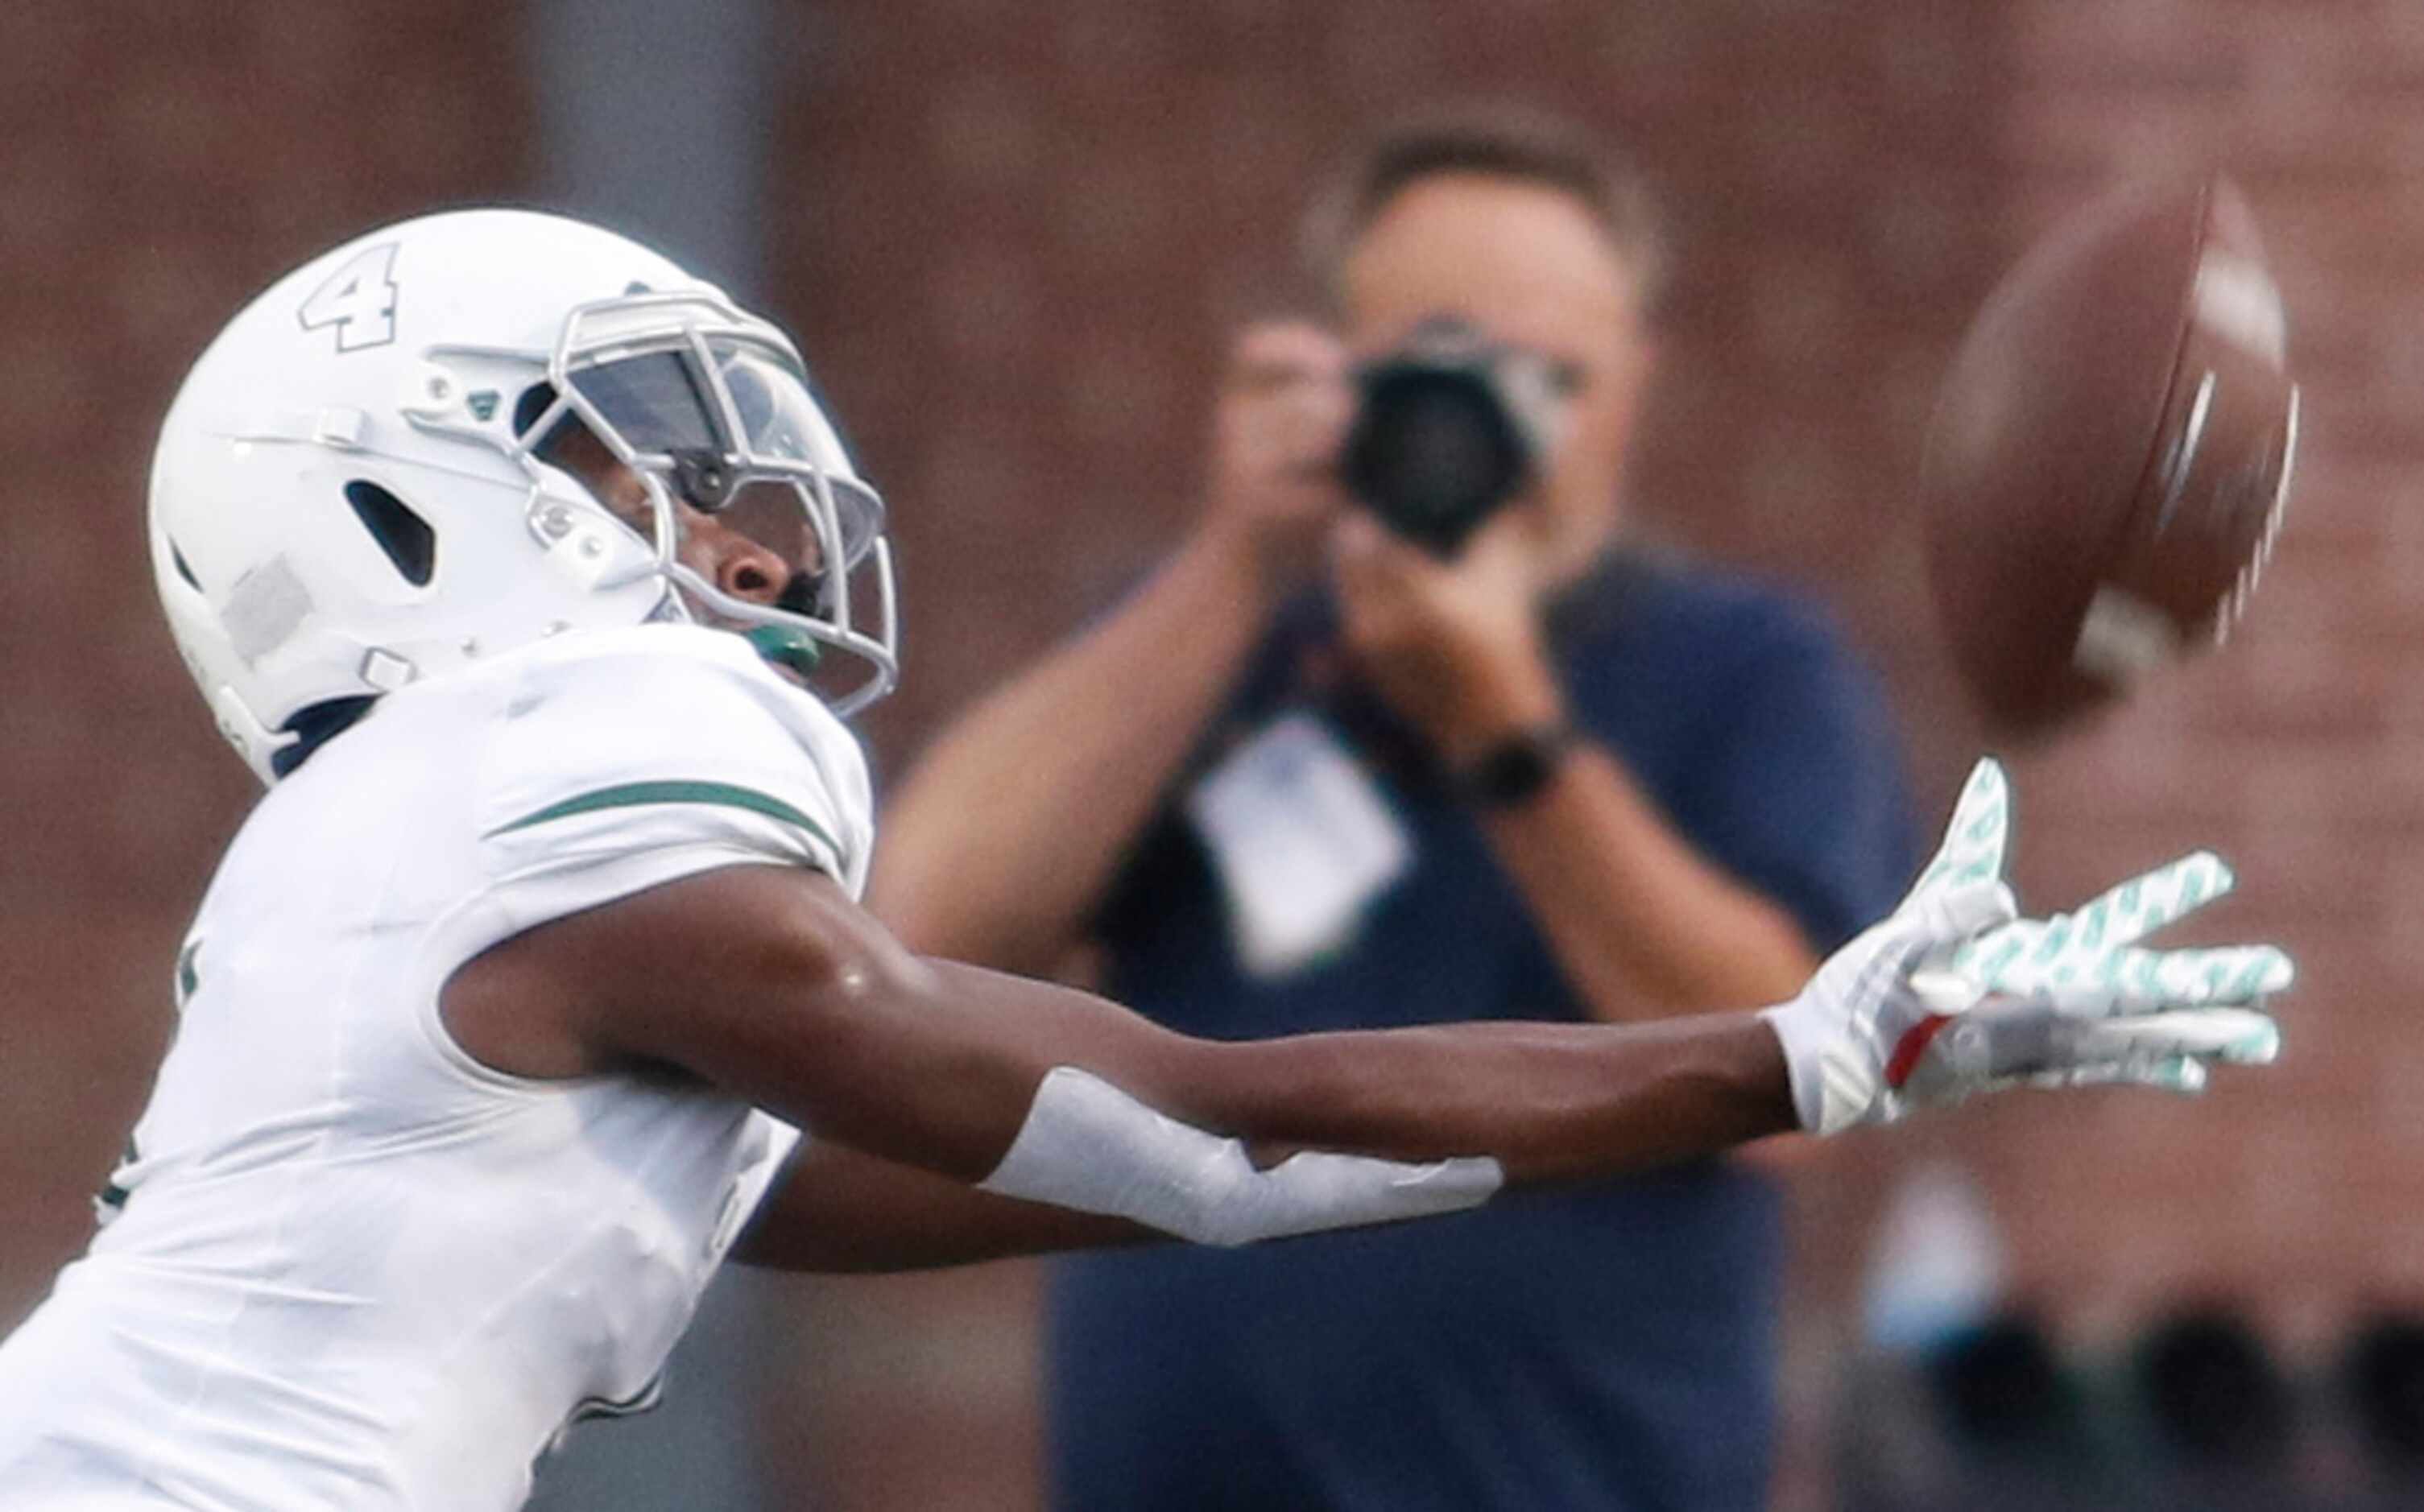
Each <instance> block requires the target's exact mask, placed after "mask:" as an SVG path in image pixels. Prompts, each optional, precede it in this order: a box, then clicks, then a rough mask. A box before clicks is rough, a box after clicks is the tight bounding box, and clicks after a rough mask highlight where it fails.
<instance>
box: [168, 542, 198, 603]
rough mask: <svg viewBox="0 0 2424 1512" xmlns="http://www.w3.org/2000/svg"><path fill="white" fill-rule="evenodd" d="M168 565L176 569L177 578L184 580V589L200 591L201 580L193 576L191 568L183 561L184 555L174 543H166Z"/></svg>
mask: <svg viewBox="0 0 2424 1512" xmlns="http://www.w3.org/2000/svg"><path fill="white" fill-rule="evenodd" d="M168 564H169V565H171V566H173V567H175V568H176V569H177V576H178V577H180V578H183V579H184V580H185V586H186V587H188V588H191V589H192V590H194V592H196V593H200V592H201V591H202V584H201V580H199V579H198V578H196V577H195V576H194V569H193V567H192V566H191V565H188V564H187V563H186V561H185V553H184V552H183V551H182V550H180V549H178V547H177V543H176V542H174V541H170V542H169V543H168Z"/></svg>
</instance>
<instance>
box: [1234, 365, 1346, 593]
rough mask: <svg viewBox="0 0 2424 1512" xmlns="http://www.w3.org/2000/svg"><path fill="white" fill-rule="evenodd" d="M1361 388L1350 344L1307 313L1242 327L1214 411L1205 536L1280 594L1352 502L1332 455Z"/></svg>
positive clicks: (1298, 577)
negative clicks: (1352, 373) (1239, 556)
mask: <svg viewBox="0 0 2424 1512" xmlns="http://www.w3.org/2000/svg"><path fill="white" fill-rule="evenodd" d="M1353 405H1354V390H1353V387H1352V385H1351V384H1350V383H1349V382H1348V357H1347V349H1346V348H1345V347H1344V346H1341V345H1340V344H1339V342H1338V341H1337V339H1336V338H1335V337H1333V336H1332V335H1331V334H1330V333H1329V332H1327V331H1325V330H1323V329H1321V328H1320V327H1319V326H1314V325H1312V324H1310V323H1308V322H1305V321H1270V322H1265V323H1262V324H1259V325H1254V326H1247V327H1245V328H1244V329H1243V330H1241V331H1240V332H1239V333H1238V335H1237V339H1236V343H1235V344H1234V345H1233V346H1232V347H1231V348H1230V353H1229V363H1228V367H1227V370H1226V371H1225V373H1224V374H1222V377H1221V382H1220V401H1219V405H1218V406H1217V407H1216V409H1215V410H1214V413H1213V426H1212V457H1211V469H1210V478H1209V480H1208V487H1209V498H1208V499H1207V501H1206V506H1207V507H1206V512H1205V515H1204V523H1203V530H1204V533H1205V534H1206V536H1207V538H1209V539H1212V540H1216V541H1220V542H1223V543H1224V544H1227V545H1229V546H1232V547H1235V548H1238V549H1242V550H1243V552H1244V554H1245V555H1246V557H1247V558H1248V560H1249V562H1250V565H1252V568H1253V570H1254V572H1255V575H1256V577H1257V579H1258V581H1259V583H1260V586H1261V587H1262V588H1263V589H1264V590H1265V592H1266V593H1267V594H1268V595H1270V596H1272V597H1276V596H1277V595H1278V594H1282V593H1284V592H1286V591H1288V590H1289V589H1292V588H1294V587H1295V586H1297V584H1298V583H1299V582H1300V581H1302V580H1303V579H1304V578H1305V577H1306V576H1307V575H1308V574H1309V573H1310V572H1311V571H1312V570H1313V568H1314V567H1316V565H1318V562H1319V551H1320V544H1321V539H1322V534H1323V532H1324V531H1325V530H1326V529H1327V528H1328V527H1329V525H1330V522H1331V521H1332V519H1334V518H1336V517H1338V515H1339V513H1340V511H1341V510H1342V509H1343V508H1344V507H1345V503H1346V496H1345V495H1344V494H1343V493H1342V492H1341V490H1340V488H1339V485H1338V482H1337V477H1336V473H1335V470H1334V466H1333V464H1334V461H1335V459H1336V457H1337V454H1338V447H1339V442H1340V439H1341V438H1342V437H1343V436H1344V434H1345V431H1346V427H1347V422H1348V416H1349V413H1350V411H1351V409H1352V407H1353Z"/></svg>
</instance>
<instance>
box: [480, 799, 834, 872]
mask: <svg viewBox="0 0 2424 1512" xmlns="http://www.w3.org/2000/svg"><path fill="white" fill-rule="evenodd" d="M637 804H723V805H724V806H725V807H726V808H745V809H747V810H749V811H750V812H751V813H753V814H763V815H765V816H767V817H768V818H769V819H778V820H782V821H783V822H784V823H786V824H795V825H797V826H799V827H800V828H801V829H804V830H805V831H807V832H808V834H809V835H810V836H813V837H814V838H815V839H816V840H818V841H819V842H820V843H821V844H822V845H823V846H824V847H825V849H826V850H828V851H832V852H833V853H834V854H835V855H836V856H839V855H840V854H841V847H840V846H839V845H837V844H836V843H835V841H834V837H833V836H830V835H827V834H826V833H825V829H824V826H823V825H821V824H819V823H818V822H817V821H816V820H812V819H810V818H808V816H807V815H805V814H803V813H801V812H800V811H799V810H798V809H796V808H793V807H792V806H791V805H790V804H787V803H785V802H783V801H782V800H781V799H779V798H776V797H773V795H771V794H768V793H761V792H759V791H758V789H757V788H742V787H739V786H737V785H735V784H733V783H728V782H626V783H620V784H617V785H616V786H614V787H612V788H598V790H597V791H596V792H589V793H582V794H580V795H579V796H577V797H573V798H567V799H565V800H564V801H563V802H562V803H556V804H548V805H547V806H546V807H545V808H542V809H540V810H539V811H538V812H537V813H535V814H526V815H524V816H522V817H521V818H520V819H518V820H514V821H513V822H512V823H511V824H501V825H499V826H498V827H497V828H495V829H493V830H490V831H489V832H488V833H487V834H486V835H484V836H481V838H482V839H484V840H492V839H495V838H496V837H497V836H500V835H505V834H510V833H511V832H513V831H515V830H526V829H529V828H530V827H531V826H532V825H534V824H545V823H547V822H548V821H549V820H559V819H570V818H572V817H573V816H574V815H576V814H594V813H596V812H598V810H599V809H601V808H630V807H632V806H635V805H637Z"/></svg>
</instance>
